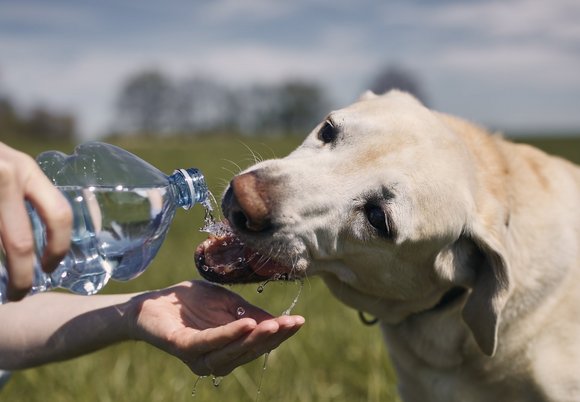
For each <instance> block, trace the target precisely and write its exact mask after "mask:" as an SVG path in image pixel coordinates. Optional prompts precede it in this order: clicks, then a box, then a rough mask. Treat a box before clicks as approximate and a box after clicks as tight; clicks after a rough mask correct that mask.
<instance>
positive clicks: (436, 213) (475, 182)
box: [247, 91, 580, 402]
mask: <svg viewBox="0 0 580 402" xmlns="http://www.w3.org/2000/svg"><path fill="white" fill-rule="evenodd" d="M326 121H328V122H330V123H331V124H332V125H333V126H334V127H336V132H337V138H336V140H335V141H333V142H332V143H328V144H325V143H324V142H323V141H322V140H321V139H320V138H319V136H318V133H319V130H320V128H321V127H322V124H323V123H321V125H320V126H318V127H317V128H316V129H315V130H314V131H313V132H312V133H311V134H310V135H309V136H308V138H306V140H305V141H304V143H303V144H302V145H301V146H300V147H299V148H298V149H296V150H295V151H294V152H293V153H291V154H290V155H289V156H287V157H286V158H283V159H277V160H270V161H264V162H261V163H259V164H257V165H255V166H253V167H252V168H250V169H249V170H253V171H259V174H260V177H261V178H263V180H264V181H267V182H268V183H270V185H269V191H270V193H271V194H270V198H271V199H272V205H271V207H272V211H273V213H272V220H273V224H274V228H275V232H274V234H273V235H268V236H264V235H261V234H250V235H248V239H247V241H248V242H249V243H250V244H253V245H254V246H258V247H259V248H260V249H262V250H275V253H274V254H273V255H274V256H275V257H276V258H280V259H282V260H289V261H293V264H294V269H295V270H296V271H297V272H303V273H305V274H306V275H320V276H322V277H323V279H324V280H325V282H326V283H327V285H328V286H329V288H330V289H331V291H332V292H333V293H334V294H335V295H336V297H337V298H339V299H340V300H342V301H343V302H344V303H346V304H348V305H350V306H352V307H354V308H356V309H359V310H362V311H365V312H367V313H369V314H372V315H374V316H376V317H378V318H379V319H380V320H381V325H382V329H383V331H384V335H385V339H386V341H387V343H388V349H389V352H390V354H391V356H392V360H393V362H394V364H395V367H396V370H397V373H398V377H399V384H400V392H401V395H402V398H403V400H404V401H408V402H411V401H416V402H425V401H442V402H451V401H462V402H469V401H485V402H489V401H510V402H514V401H580V202H579V201H580V169H579V168H578V167H577V166H575V165H573V164H571V163H569V162H567V161H565V160H562V159H559V158H556V157H552V156H549V155H546V154H545V153H543V152H541V151H539V150H537V149H534V148H532V147H530V146H527V145H519V144H514V143H511V142H508V141H506V140H504V139H503V138H502V137H501V136H498V135H490V134H489V133H488V132H486V131H485V130H484V129H482V128H480V127H478V126H475V125H473V124H471V123H469V122H466V121H464V120H461V119H458V118H455V117H452V116H448V115H445V114H441V113H436V112H433V111H431V110H428V109H427V108H425V107H424V106H423V105H421V104H420V103H419V102H418V101H417V100H416V99H415V98H413V97H412V96H410V95H408V94H405V93H402V92H398V91H392V92H389V93H388V94H386V95H383V96H376V95H373V94H371V93H367V94H365V95H364V96H363V97H361V99H360V100H359V101H358V102H356V103H354V104H353V105H351V106H349V107H346V108H344V109H341V110H338V111H335V112H332V113H330V115H329V116H328V118H327V119H326ZM369 200H375V201H373V202H377V203H379V204H380V205H381V206H382V207H383V208H384V210H385V211H386V212H387V216H388V217H389V223H390V224H391V226H392V230H393V232H394V236H393V237H392V238H381V237H380V236H378V235H377V233H376V231H375V230H374V228H373V227H372V226H370V225H369V222H368V219H367V217H366V216H365V209H364V207H365V205H366V204H367V203H368V202H369ZM456 287H462V288H465V289H468V291H467V292H466V293H465V294H464V295H463V296H462V297H461V298H459V299H458V300H456V301H455V302H453V303H451V304H448V305H444V306H442V307H439V308H436V307H435V306H436V305H437V304H438V302H439V301H440V299H441V298H442V297H443V295H444V294H445V293H446V292H447V291H448V290H450V289H452V288H456ZM353 341H354V340H353Z"/></svg>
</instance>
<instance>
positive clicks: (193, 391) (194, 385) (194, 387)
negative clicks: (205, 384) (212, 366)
mask: <svg viewBox="0 0 580 402" xmlns="http://www.w3.org/2000/svg"><path fill="white" fill-rule="evenodd" d="M205 377H206V376H204V375H200V376H198V377H197V379H196V380H195V382H194V383H193V389H192V390H191V396H193V397H194V398H195V394H196V392H197V384H198V383H199V381H200V380H201V379H202V378H205Z"/></svg>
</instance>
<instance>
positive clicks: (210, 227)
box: [191, 192, 304, 402]
mask: <svg viewBox="0 0 580 402" xmlns="http://www.w3.org/2000/svg"><path fill="white" fill-rule="evenodd" d="M212 203H213V205H217V201H216V199H215V197H214V196H213V194H212V193H211V192H209V194H208V198H207V200H206V201H205V202H204V203H203V204H202V205H203V207H204V208H205V218H204V225H203V227H202V228H201V229H200V231H202V232H206V233H210V234H213V235H216V236H220V235H226V234H228V233H230V232H231V229H230V228H229V227H228V226H227V225H225V224H223V223H222V222H219V221H217V222H216V220H215V218H214V216H213V211H214V209H213V205H212ZM280 279H286V278H283V277H282V276H281V275H279V274H276V275H274V276H273V277H272V278H270V279H268V280H266V281H264V282H263V283H261V284H260V285H259V286H258V288H257V290H256V291H257V292H258V293H262V292H263V291H264V288H265V286H266V284H268V282H271V281H278V280H280ZM299 282H300V286H299V288H298V293H297V294H296V296H295V297H294V299H293V300H292V303H291V304H290V306H288V308H287V309H286V310H284V311H283V312H282V315H290V314H291V312H292V310H293V309H294V307H296V304H297V303H298V299H299V298H300V295H301V294H302V289H303V288H304V280H303V279H300V280H299ZM244 314H245V310H244V308H243V307H238V309H237V315H238V317H242V316H243V315H244ZM269 357H270V352H267V353H265V354H264V364H262V371H261V373H260V381H259V382H258V390H257V393H256V402H259V400H260V396H261V393H262V383H263V381H264V374H265V372H266V368H267V365H268V358H269ZM202 378H206V376H199V377H197V379H196V380H195V383H194V384H193V390H192V392H191V395H192V396H193V397H195V395H196V388H197V384H198V383H199V382H200V380H201V379H202ZM222 380H223V377H216V376H214V377H212V384H213V386H214V387H218V386H219V385H220V383H221V381H222Z"/></svg>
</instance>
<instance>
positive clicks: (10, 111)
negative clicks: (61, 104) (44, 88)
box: [0, 94, 76, 140]
mask: <svg viewBox="0 0 580 402" xmlns="http://www.w3.org/2000/svg"><path fill="white" fill-rule="evenodd" d="M16 136H20V137H26V138H29V139H35V140H42V139H44V140H46V139H50V140H72V139H74V138H75V137H76V120H75V117H74V116H73V115H72V114H69V113H62V112H57V111H54V110H50V109H48V108H46V107H43V106H37V107H35V108H33V109H31V110H22V109H19V108H18V107H16V106H15V104H14V103H13V102H12V101H11V100H10V99H9V98H8V97H7V96H6V95H2V94H0V139H8V138H10V137H16Z"/></svg>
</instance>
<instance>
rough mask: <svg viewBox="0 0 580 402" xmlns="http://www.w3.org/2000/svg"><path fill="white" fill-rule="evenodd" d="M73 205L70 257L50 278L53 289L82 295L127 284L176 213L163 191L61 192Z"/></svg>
mask: <svg viewBox="0 0 580 402" xmlns="http://www.w3.org/2000/svg"><path fill="white" fill-rule="evenodd" d="M60 190H61V191H62V193H63V194H64V195H65V197H67V199H68V200H69V202H70V203H71V204H72V205H74V207H73V211H75V212H74V223H73V233H72V241H71V251H70V252H69V254H68V255H67V256H66V257H65V259H64V260H63V261H62V262H61V263H60V265H59V267H58V268H57V270H56V271H55V272H54V273H53V274H51V279H52V281H53V282H56V283H55V285H56V286H62V287H66V288H69V289H70V290H72V291H73V292H76V293H81V294H93V293H96V292H98V291H99V290H100V289H101V288H102V287H103V286H104V285H105V284H106V282H107V281H108V280H109V278H111V277H112V278H114V279H118V280H129V279H132V278H134V277H136V276H137V275H139V274H140V273H141V272H143V271H144V270H145V268H146V267H147V265H148V264H149V262H150V261H151V259H152V258H153V257H154V256H155V254H156V253H157V251H158V249H159V247H160V246H161V243H162V242H163V238H164V235H165V229H166V227H167V225H169V224H170V222H171V218H172V217H173V214H174V213H175V210H174V209H172V208H170V207H169V206H170V201H169V200H168V197H166V193H167V189H166V188H164V187H159V188H127V187H123V186H116V187H88V188H83V187H72V186H71V187H60Z"/></svg>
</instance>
